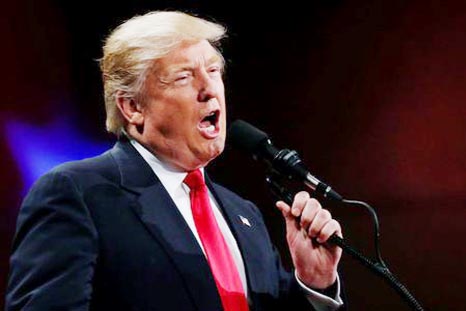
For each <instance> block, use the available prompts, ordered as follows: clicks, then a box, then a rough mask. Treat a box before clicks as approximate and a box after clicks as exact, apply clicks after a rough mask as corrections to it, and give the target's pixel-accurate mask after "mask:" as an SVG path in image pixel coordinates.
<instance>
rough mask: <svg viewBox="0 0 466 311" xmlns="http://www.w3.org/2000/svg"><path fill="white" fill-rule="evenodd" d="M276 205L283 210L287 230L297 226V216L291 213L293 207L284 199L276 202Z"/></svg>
mask: <svg viewBox="0 0 466 311" xmlns="http://www.w3.org/2000/svg"><path fill="white" fill-rule="evenodd" d="M275 206H276V207H277V208H278V209H279V210H280V212H282V215H283V218H285V223H286V230H287V231H288V230H289V229H292V228H293V229H294V228H295V227H296V217H295V216H293V214H291V207H290V206H289V205H288V204H286V203H285V202H283V201H278V202H277V203H275ZM288 232H289V231H288Z"/></svg>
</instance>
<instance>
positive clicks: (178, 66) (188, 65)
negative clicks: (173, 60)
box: [164, 55, 224, 75]
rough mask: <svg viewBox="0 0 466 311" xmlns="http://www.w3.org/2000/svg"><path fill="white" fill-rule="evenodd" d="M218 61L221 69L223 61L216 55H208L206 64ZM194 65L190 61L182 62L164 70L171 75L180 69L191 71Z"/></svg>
mask: <svg viewBox="0 0 466 311" xmlns="http://www.w3.org/2000/svg"><path fill="white" fill-rule="evenodd" d="M217 62H218V63H220V65H221V67H222V69H223V66H224V65H223V61H222V58H221V57H220V56H218V55H213V56H212V57H210V58H209V59H208V60H207V61H206V62H205V64H206V66H210V65H212V64H215V63H217ZM195 67H196V66H195V65H193V64H192V63H189V62H187V63H182V64H175V65H171V66H169V67H167V68H166V69H165V70H164V71H165V72H166V73H167V75H171V74H174V73H177V72H181V71H191V70H193V69H194V68H195Z"/></svg>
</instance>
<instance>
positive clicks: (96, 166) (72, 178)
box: [30, 150, 119, 193]
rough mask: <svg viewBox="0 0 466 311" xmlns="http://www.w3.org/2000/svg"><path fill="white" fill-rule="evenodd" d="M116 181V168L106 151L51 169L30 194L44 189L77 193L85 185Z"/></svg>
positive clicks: (38, 181) (117, 173)
mask: <svg viewBox="0 0 466 311" xmlns="http://www.w3.org/2000/svg"><path fill="white" fill-rule="evenodd" d="M117 180H119V172H118V167H117V165H116V163H115V161H114V160H113V157H112V155H111V152H110V150H108V151H106V152H104V153H102V154H100V155H98V156H95V157H92V158H87V159H82V160H77V161H70V162H65V163H62V164H60V165H58V166H56V167H54V168H52V169H51V170H50V171H48V172H47V173H45V174H44V175H42V176H41V177H40V178H39V179H38V180H37V181H36V182H35V183H34V185H33V186H32V188H31V190H30V193H31V192H32V193H34V192H36V191H38V190H44V189H50V191H57V190H58V189H60V190H61V191H64V190H66V191H65V192H69V191H71V190H77V191H79V189H80V188H83V187H86V186H87V185H91V184H95V183H100V182H102V181H117ZM70 188H71V189H70Z"/></svg>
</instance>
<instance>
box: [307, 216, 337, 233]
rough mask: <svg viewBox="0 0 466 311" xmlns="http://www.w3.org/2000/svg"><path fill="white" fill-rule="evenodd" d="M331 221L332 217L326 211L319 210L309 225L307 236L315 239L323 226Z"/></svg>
mask: <svg viewBox="0 0 466 311" xmlns="http://www.w3.org/2000/svg"><path fill="white" fill-rule="evenodd" d="M331 219H332V215H331V214H330V212H329V211H327V210H326V209H321V210H319V211H318V212H317V215H316V216H315V217H314V219H313V221H312V223H311V225H310V226H309V230H308V234H309V236H310V237H311V238H316V237H317V236H318V235H319V233H320V231H321V230H322V228H323V227H324V225H325V224H326V223H327V222H328V221H329V220H331Z"/></svg>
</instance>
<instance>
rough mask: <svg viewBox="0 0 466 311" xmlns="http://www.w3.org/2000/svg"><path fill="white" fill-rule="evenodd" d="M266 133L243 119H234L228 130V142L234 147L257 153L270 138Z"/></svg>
mask: <svg viewBox="0 0 466 311" xmlns="http://www.w3.org/2000/svg"><path fill="white" fill-rule="evenodd" d="M268 139H269V137H268V135H267V134H266V133H264V132H262V131H261V130H259V129H258V128H256V127H254V126H252V125H251V124H249V123H247V122H245V121H243V120H236V121H234V122H233V123H232V124H231V126H230V129H229V131H228V142H229V144H230V145H232V146H233V147H236V148H238V149H242V150H244V151H247V152H251V153H253V154H255V153H256V152H257V151H258V150H257V149H258V148H259V147H260V146H261V145H262V143H263V142H264V141H266V140H268Z"/></svg>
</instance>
